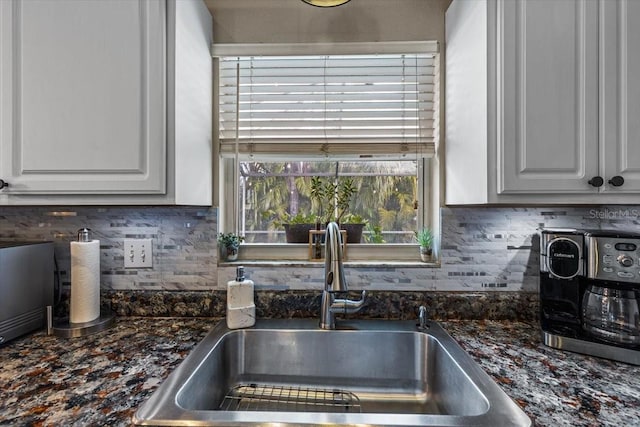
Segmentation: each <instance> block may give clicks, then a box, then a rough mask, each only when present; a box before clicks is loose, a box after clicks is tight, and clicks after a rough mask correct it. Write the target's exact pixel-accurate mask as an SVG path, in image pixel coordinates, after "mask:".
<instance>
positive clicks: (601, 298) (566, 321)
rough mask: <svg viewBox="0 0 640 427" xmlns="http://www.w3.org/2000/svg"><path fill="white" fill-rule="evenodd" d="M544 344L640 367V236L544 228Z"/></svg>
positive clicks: (542, 293)
mask: <svg viewBox="0 0 640 427" xmlns="http://www.w3.org/2000/svg"><path fill="white" fill-rule="evenodd" d="M540 255H541V256H540V322H541V327H542V337H543V341H544V343H545V344H547V345H549V346H551V347H555V348H559V349H564V350H570V351H575V352H579V353H585V354H591V355H595V356H600V357H605V358H609V359H614V360H619V361H623V362H628V363H634V364H638V365H640V314H639V306H640V304H639V301H640V234H634V233H621V232H617V231H602V230H598V231H594V230H576V229H544V230H542V231H541V239H540Z"/></svg>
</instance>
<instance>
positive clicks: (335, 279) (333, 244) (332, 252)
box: [324, 222, 347, 292]
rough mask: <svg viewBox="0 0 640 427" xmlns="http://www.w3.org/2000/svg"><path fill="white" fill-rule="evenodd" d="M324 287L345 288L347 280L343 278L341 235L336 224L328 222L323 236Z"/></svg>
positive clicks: (330, 288)
mask: <svg viewBox="0 0 640 427" xmlns="http://www.w3.org/2000/svg"><path fill="white" fill-rule="evenodd" d="M324 245H325V258H324V289H325V290H327V291H342V292H345V291H346V290H347V281H346V279H345V278H344V266H343V264H342V235H341V234H340V229H339V228H338V224H336V223H335V222H330V223H329V224H327V230H326V231H325V237H324Z"/></svg>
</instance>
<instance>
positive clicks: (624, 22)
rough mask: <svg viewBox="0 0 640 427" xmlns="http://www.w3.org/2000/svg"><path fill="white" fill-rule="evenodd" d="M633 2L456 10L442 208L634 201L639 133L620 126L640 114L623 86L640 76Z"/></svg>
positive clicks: (527, 2) (635, 97)
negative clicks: (638, 74)
mask: <svg viewBox="0 0 640 427" xmlns="http://www.w3.org/2000/svg"><path fill="white" fill-rule="evenodd" d="M639 3H640V2H635V3H634V2H633V1H630V2H627V1H625V0H606V1H595V0H555V1H551V2H550V1H547V0H515V1H514V0H508V1H503V0H487V1H477V2H475V1H474V2H467V1H460V0H454V2H453V3H452V4H451V6H450V8H449V10H448V11H447V18H446V32H447V40H446V57H447V63H446V85H447V89H446V202H447V203H448V204H469V203H474V204H475V203H626V202H633V201H634V199H635V198H637V194H635V195H634V192H640V185H639V183H640V179H639V176H640V175H639V173H640V140H639V138H640V132H638V130H639V129H638V126H640V124H639V121H638V120H635V121H633V120H628V119H627V118H626V117H634V114H635V117H638V114H639V113H640V90H639V89H640V84H638V83H636V82H634V81H633V79H627V78H626V76H627V75H634V74H633V72H634V71H635V72H636V73H638V72H640V30H639V29H635V28H634V27H633V26H632V25H629V24H630V23H632V22H637V20H638V19H640V4H639ZM471 23H473V24H471ZM478 52H482V57H480V54H479V53H478ZM634 67H635V68H634ZM636 75H637V74H636ZM634 86H635V87H634ZM634 90H635V92H634ZM634 127H635V128H634ZM470 153H471V154H472V155H470ZM481 162H483V163H484V164H481V165H479V164H478V163H481ZM614 177H615V178H614ZM622 181H624V184H622V185H619V186H616V185H615V184H619V183H620V182H622Z"/></svg>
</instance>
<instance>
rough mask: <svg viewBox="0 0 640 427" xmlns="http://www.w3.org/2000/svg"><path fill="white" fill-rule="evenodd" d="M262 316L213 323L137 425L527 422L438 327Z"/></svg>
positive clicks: (140, 415) (139, 416) (143, 409)
mask: <svg viewBox="0 0 640 427" xmlns="http://www.w3.org/2000/svg"><path fill="white" fill-rule="evenodd" d="M428 325H429V327H428V328H427V329H426V330H424V331H419V330H418V329H417V328H416V325H415V322H412V321H386V320H362V321H349V322H345V321H343V322H341V323H340V329H338V330H330V331H327V330H321V329H318V322H317V320H306V319H304V320H302V319H296V320H262V321H258V322H257V323H256V325H255V326H254V327H253V328H250V329H242V330H229V329H227V328H226V325H225V322H221V323H220V324H218V325H217V326H216V327H214V328H213V329H212V330H211V331H210V332H209V334H208V335H207V336H206V337H205V338H204V339H203V340H202V342H201V343H200V344H198V346H197V347H196V348H195V349H194V350H193V352H192V353H191V354H190V355H189V356H188V357H187V358H186V359H185V360H184V361H183V362H182V363H181V364H180V366H179V367H178V368H177V369H176V370H175V371H174V372H173V373H172V374H171V375H170V376H169V378H167V380H166V381H165V382H164V383H163V384H162V385H161V386H160V387H159V388H158V390H156V391H155V392H154V394H153V395H152V396H151V398H150V399H149V400H148V401H147V402H145V403H144V405H143V406H141V407H140V408H139V409H138V411H137V412H136V414H135V416H134V419H133V421H134V423H135V424H138V425H175V426H180V425H198V426H230V425H233V426H236V425H238V426H240V425H274V424H275V423H277V424H278V425H326V424H333V425H359V426H366V425H371V426H374V425H385V426H471V425H473V426H483V425H486V426H496V425H500V426H508V425H514V426H529V425H531V421H530V420H529V418H528V417H527V416H526V415H525V414H524V413H523V412H522V411H521V410H520V408H519V407H518V406H517V405H516V404H515V403H514V402H513V401H512V400H511V399H510V398H509V397H508V396H507V395H506V394H505V393H504V392H503V391H502V390H501V389H500V388H499V387H498V386H497V384H496V383H495V382H494V381H493V380H492V379H491V378H490V377H489V376H488V375H487V374H486V373H485V372H484V371H483V370H482V369H481V368H480V367H479V366H478V365H477V364H476V363H475V362H474V361H473V360H472V359H471V358H470V357H469V355H468V354H467V353H466V352H465V351H464V350H462V348H460V347H459V346H458V344H457V343H456V342H455V341H454V340H453V339H452V338H451V337H450V336H449V335H448V334H447V333H446V332H445V331H444V330H443V329H442V328H441V327H440V326H439V325H438V324H437V323H434V322H429V323H428Z"/></svg>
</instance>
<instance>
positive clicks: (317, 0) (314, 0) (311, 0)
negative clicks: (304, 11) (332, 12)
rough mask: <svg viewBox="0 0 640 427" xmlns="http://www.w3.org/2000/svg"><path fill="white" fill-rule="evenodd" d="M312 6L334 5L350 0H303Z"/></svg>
mask: <svg viewBox="0 0 640 427" xmlns="http://www.w3.org/2000/svg"><path fill="white" fill-rule="evenodd" d="M302 1H303V2H305V3H307V4H310V5H312V6H318V7H334V6H340V5H342V4H345V3H347V2H348V1H349V0H302Z"/></svg>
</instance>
